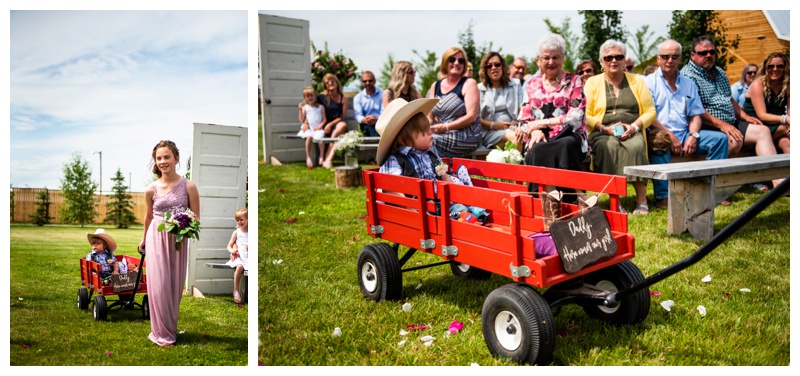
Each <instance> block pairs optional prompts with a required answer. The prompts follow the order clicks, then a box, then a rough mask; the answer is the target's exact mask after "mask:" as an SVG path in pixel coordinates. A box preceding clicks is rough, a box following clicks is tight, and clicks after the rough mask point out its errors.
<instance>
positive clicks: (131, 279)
mask: <svg viewBox="0 0 800 376" xmlns="http://www.w3.org/2000/svg"><path fill="white" fill-rule="evenodd" d="M138 276H139V273H137V272H130V273H127V274H112V275H111V288H112V290H114V292H123V291H130V290H133V289H134V288H136V278H137V277H138Z"/></svg>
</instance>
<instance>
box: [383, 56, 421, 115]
mask: <svg viewBox="0 0 800 376" xmlns="http://www.w3.org/2000/svg"><path fill="white" fill-rule="evenodd" d="M416 73H417V72H416V71H415V70H414V66H413V65H411V63H409V62H408V61H398V62H396V63H395V64H394V67H393V68H392V78H391V81H389V86H387V87H386V90H384V91H383V108H386V106H388V105H389V102H391V101H393V100H395V99H397V98H403V99H405V100H406V102H411V101H413V100H414V99H419V98H422V95H421V94H420V93H419V92H418V91H417V87H416V86H414V79H415V78H416Z"/></svg>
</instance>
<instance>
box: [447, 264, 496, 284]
mask: <svg viewBox="0 0 800 376" xmlns="http://www.w3.org/2000/svg"><path fill="white" fill-rule="evenodd" d="M450 271H452V272H453V275H454V276H456V277H460V278H464V279H474V280H476V281H485V280H487V279H489V278H492V273H491V272H487V271H486V270H483V269H479V268H476V267H474V266H470V265H467V264H462V263H460V262H451V263H450Z"/></svg>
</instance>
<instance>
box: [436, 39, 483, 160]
mask: <svg viewBox="0 0 800 376" xmlns="http://www.w3.org/2000/svg"><path fill="white" fill-rule="evenodd" d="M466 56H467V54H466V53H465V52H464V50H463V49H461V48H460V47H450V48H448V49H447V50H446V51H445V52H444V54H442V63H441V65H440V66H439V73H440V74H441V75H442V78H441V79H439V80H438V81H436V82H434V83H433V85H431V88H430V90H429V91H428V97H429V98H439V102H438V103H436V106H435V107H433V110H432V111H431V113H430V114H429V115H428V120H430V122H431V132H433V146H434V147H435V148H436V151H437V152H438V154H439V156H442V157H464V156H467V155H468V154H469V153H471V152H472V151H473V150H475V149H477V148H478V145H479V144H480V142H481V138H482V137H483V128H481V118H480V116H478V108H479V104H480V93H479V92H478V84H477V83H476V82H475V80H474V79H472V78H470V77H464V72H465V71H466V69H467V59H466Z"/></svg>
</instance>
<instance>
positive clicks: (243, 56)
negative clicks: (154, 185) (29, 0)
mask: <svg viewBox="0 0 800 376" xmlns="http://www.w3.org/2000/svg"><path fill="white" fill-rule="evenodd" d="M247 21H248V19H247V12H246V11H12V12H11V15H10V34H11V35H10V52H11V53H10V91H9V93H10V120H11V122H10V134H11V148H10V183H11V184H12V185H13V186H15V187H25V186H28V187H45V186H46V187H48V188H58V187H59V186H60V180H59V179H60V178H61V177H62V176H63V172H62V167H63V165H64V163H65V162H66V161H68V160H69V159H70V158H71V155H72V153H73V152H80V153H81V154H82V156H83V158H84V159H85V160H87V161H88V162H89V164H90V165H91V166H92V168H93V176H94V178H95V179H99V175H100V169H99V167H100V166H99V165H100V154H99V153H95V152H98V151H102V165H103V171H102V177H103V182H102V187H103V190H104V191H107V190H109V189H110V188H111V186H112V182H111V180H110V178H111V177H112V176H113V175H114V174H115V173H116V171H117V169H118V168H119V169H121V171H122V173H123V175H124V176H125V177H126V184H128V183H129V182H128V181H127V179H128V178H129V177H130V179H131V182H130V185H131V187H132V189H133V190H134V191H142V190H143V189H144V187H145V185H146V184H147V183H148V182H149V181H150V174H149V162H150V153H151V151H152V148H153V146H154V145H155V144H156V143H157V142H158V141H159V140H162V139H169V140H172V141H175V143H176V144H177V145H178V147H179V148H180V151H181V159H182V162H183V163H181V171H180V172H181V173H183V172H185V170H186V162H187V160H188V157H189V156H190V155H191V141H192V124H193V123H195V122H198V123H213V124H223V125H235V126H247V119H248V113H247V103H248V102H247V98H248V93H247V81H248V66H247V59H248V44H247V31H248V28H247Z"/></svg>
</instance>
